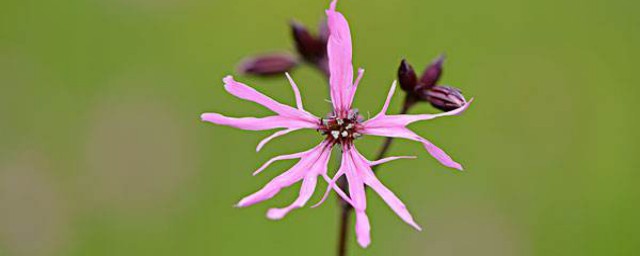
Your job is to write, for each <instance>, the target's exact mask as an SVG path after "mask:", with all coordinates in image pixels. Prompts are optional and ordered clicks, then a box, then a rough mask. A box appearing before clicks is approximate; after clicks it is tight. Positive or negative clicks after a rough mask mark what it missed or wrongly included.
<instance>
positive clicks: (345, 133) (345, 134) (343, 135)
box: [341, 131, 349, 138]
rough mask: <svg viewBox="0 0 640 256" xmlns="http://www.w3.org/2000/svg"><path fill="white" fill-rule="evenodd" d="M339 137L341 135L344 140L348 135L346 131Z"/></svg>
mask: <svg viewBox="0 0 640 256" xmlns="http://www.w3.org/2000/svg"><path fill="white" fill-rule="evenodd" d="M341 135H342V137H345V138H346V137H347V136H349V133H348V132H347V131H342V134H341Z"/></svg>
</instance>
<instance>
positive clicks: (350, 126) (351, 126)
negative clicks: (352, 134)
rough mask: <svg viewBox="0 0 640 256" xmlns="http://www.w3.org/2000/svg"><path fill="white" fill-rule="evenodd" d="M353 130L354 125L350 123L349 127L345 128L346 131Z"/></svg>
mask: <svg viewBox="0 0 640 256" xmlns="http://www.w3.org/2000/svg"><path fill="white" fill-rule="evenodd" d="M351 128H353V123H349V124H347V127H345V129H347V130H349V129H351Z"/></svg>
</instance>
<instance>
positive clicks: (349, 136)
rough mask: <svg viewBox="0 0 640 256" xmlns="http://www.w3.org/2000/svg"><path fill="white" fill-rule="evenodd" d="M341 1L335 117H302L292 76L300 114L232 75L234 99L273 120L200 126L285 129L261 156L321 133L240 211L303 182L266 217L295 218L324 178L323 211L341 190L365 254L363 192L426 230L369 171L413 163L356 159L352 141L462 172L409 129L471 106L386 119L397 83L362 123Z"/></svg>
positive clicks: (208, 117) (333, 81) (333, 53)
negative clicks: (295, 138) (418, 152)
mask: <svg viewBox="0 0 640 256" xmlns="http://www.w3.org/2000/svg"><path fill="white" fill-rule="evenodd" d="M336 2H337V1H336V0H334V1H333V2H332V3H331V6H330V8H329V10H327V11H326V13H327V17H328V24H329V30H330V36H329V41H328V45H327V51H328V57H329V71H330V81H329V82H330V94H331V101H332V104H333V111H332V112H331V113H330V114H329V115H327V116H326V117H324V118H318V117H316V116H314V115H312V114H310V113H309V112H307V111H306V110H304V108H303V105H302V99H301V97H300V92H299V90H298V87H297V86H296V84H295V82H294V81H293V79H292V78H291V76H289V74H286V76H287V78H288V79H289V82H290V84H291V87H292V88H293V92H294V94H295V99H296V107H295V108H294V107H290V106H287V105H284V104H282V103H279V102H277V101H275V100H273V99H271V98H269V97H267V96H265V95H264V94H262V93H260V92H258V91H256V90H254V89H253V88H251V87H249V86H247V85H245V84H242V83H239V82H236V81H234V80H233V78H232V77H231V76H227V77H225V78H224V79H223V81H224V83H225V89H226V90H227V91H228V92H229V93H231V94H233V95H234V96H236V97H238V98H241V99H245V100H249V101H253V102H255V103H258V104H260V105H262V106H264V107H266V108H268V109H269V110H271V111H273V112H274V113H275V115H273V116H268V117H262V118H255V117H244V118H232V117H227V116H223V115H220V114H217V113H205V114H203V115H202V120H204V121H208V122H211V123H215V124H219V125H227V126H232V127H236V128H239V129H243V130H271V129H278V128H280V129H281V130H279V131H277V132H275V133H274V134H273V135H271V136H269V137H267V138H265V139H264V140H262V141H261V142H260V143H259V144H258V147H257V150H258V151H259V150H260V149H261V148H262V147H263V146H264V145H265V144H266V143H267V142H268V141H270V140H271V139H273V138H276V137H278V136H282V135H284V134H287V133H289V132H292V131H296V130H300V129H315V130H318V131H321V133H322V134H323V135H324V139H323V140H322V142H320V144H319V145H317V146H316V147H314V148H312V149H310V150H308V151H305V152H300V153H295V154H290V155H281V156H276V157H274V158H272V159H271V160H269V161H267V162H266V163H265V164H263V165H262V166H261V167H260V168H259V169H258V170H256V171H255V172H254V175H255V174H258V173H260V172H261V171H262V170H264V169H265V168H267V167H268V166H269V165H270V164H271V163H273V162H275V161H279V160H288V159H299V160H298V162H297V163H296V164H295V165H294V166H293V167H291V168H290V169H289V170H287V171H286V172H284V173H282V174H280V175H279V176H277V177H276V178H274V179H273V180H271V181H270V182H269V183H267V185H265V186H264V187H263V188H262V189H260V190H258V191H257V192H255V193H253V194H251V195H249V196H247V197H245V198H243V199H242V200H240V202H239V203H238V205H237V206H238V207H246V206H249V205H252V204H255V203H259V202H261V201H264V200H267V199H270V198H272V197H273V196H275V195H276V194H277V193H278V192H279V191H280V189H282V188H285V187H289V186H291V185H292V184H294V183H297V182H299V181H302V186H301V188H300V193H299V196H298V198H297V199H296V200H295V201H294V202H293V203H292V204H291V205H289V206H286V207H283V208H272V209H270V210H269V211H268V212H267V217H269V218H270V219H280V218H283V217H284V216H285V215H286V214H287V213H288V212H289V211H291V210H293V209H295V208H300V207H302V206H304V205H305V204H306V203H307V201H309V198H311V196H312V194H313V193H314V191H315V187H316V183H317V179H318V176H321V177H322V178H323V179H324V180H325V181H326V182H327V183H328V187H327V190H326V192H325V195H324V197H323V199H322V200H321V201H320V202H319V203H318V204H317V205H319V204H321V203H322V202H323V201H324V200H325V199H326V198H327V195H328V194H329V192H330V191H332V190H333V191H336V193H337V194H338V195H339V196H340V197H341V198H342V199H344V200H345V201H347V202H349V203H350V204H351V205H352V206H353V208H354V209H355V213H356V235H357V238H358V243H359V244H360V245H361V246H362V247H367V246H368V245H369V243H370V241H371V239H370V225H369V219H368V217H367V214H366V208H367V202H366V196H365V185H366V186H369V187H371V188H372V189H373V190H374V191H375V192H376V193H378V195H380V197H382V199H383V200H384V201H385V202H386V203H387V204H388V205H389V207H391V209H392V210H393V211H394V212H395V213H396V214H398V216H400V218H401V219H402V220H404V221H405V222H406V223H408V224H409V225H411V226H413V227H414V228H416V229H418V230H420V226H419V225H418V224H416V223H415V221H414V220H413V218H412V217H411V214H410V213H409V211H408V210H407V208H406V207H405V205H404V204H403V203H402V202H401V201H400V199H398V197H396V195H395V194H393V192H391V191H390V190H389V189H388V188H387V187H385V186H384V185H383V184H382V183H381V182H380V180H378V178H377V177H376V176H375V174H374V173H373V171H372V170H371V166H374V165H378V164H382V163H385V162H388V161H392V160H396V159H400V158H412V157H406V156H399V157H388V158H384V159H380V160H377V161H369V160H367V159H366V158H365V157H364V156H362V155H361V154H360V153H359V152H358V150H357V149H356V147H355V146H354V144H353V141H354V140H355V139H356V138H359V137H361V136H363V135H374V136H385V137H397V138H405V139H409V140H414V141H418V142H420V143H422V144H423V145H424V147H425V148H426V150H427V151H428V152H429V153H430V154H431V155H432V156H433V157H435V158H436V159H437V160H438V161H440V163H442V164H443V165H445V166H448V167H451V168H455V169H459V170H462V166H461V165H460V164H458V163H457V162H455V161H453V160H452V159H451V157H449V156H448V155H447V154H446V153H445V152H444V151H442V150H441V149H439V148H438V147H436V146H435V145H433V144H432V143H431V142H429V141H428V140H426V139H424V138H422V137H420V136H419V135H417V134H415V133H414V132H412V131H411V130H409V129H408V128H407V127H406V126H407V125H409V124H411V123H413V122H417V121H423V120H430V119H434V118H438V117H442V116H451V115H458V114H460V113H462V112H464V111H465V110H466V109H467V107H468V106H469V104H468V103H467V104H465V105H464V106H463V107H461V108H458V109H456V110H453V111H449V112H445V113H441V114H436V115H429V114H423V115H387V114H386V111H387V108H388V107H389V102H390V101H391V97H392V96H393V92H394V91H395V87H396V83H395V82H394V83H393V85H392V86H391V89H390V90H389V93H388V96H387V99H386V101H385V103H384V105H383V107H382V110H381V111H380V113H379V114H378V115H376V116H375V117H373V118H371V119H369V120H367V121H363V118H362V116H360V115H359V114H358V112H357V110H355V109H353V108H352V107H351V104H352V101H353V97H354V95H355V92H356V89H357V87H358V83H359V81H360V80H361V78H362V75H363V74H364V70H363V69H359V70H358V76H357V78H356V79H355V81H354V80H353V76H354V74H353V73H354V72H353V66H352V63H351V54H352V50H351V32H350V30H349V25H348V23H347V20H346V19H345V18H344V16H343V15H342V14H341V13H339V12H337V11H336ZM469 103H471V101H469ZM336 145H337V146H339V147H340V149H341V150H342V162H341V166H340V168H339V169H338V171H337V172H336V174H335V175H334V177H333V178H331V177H329V175H328V173H327V164H328V162H329V156H330V154H331V149H332V147H333V146H336ZM343 175H345V176H346V179H347V181H348V184H349V191H348V192H349V193H348V194H346V193H345V192H343V191H342V190H341V189H340V188H339V187H338V186H337V185H336V181H337V180H338V179H339V178H340V177H341V176H343Z"/></svg>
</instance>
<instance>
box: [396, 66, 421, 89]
mask: <svg viewBox="0 0 640 256" xmlns="http://www.w3.org/2000/svg"><path fill="white" fill-rule="evenodd" d="M398 82H399V83H400V88H402V90H404V91H405V92H406V93H407V94H411V95H413V94H414V93H415V89H416V86H417V85H418V78H417V77H416V72H415V71H413V67H411V64H409V63H408V62H407V60H405V59H403V60H402V62H400V67H399V68H398Z"/></svg>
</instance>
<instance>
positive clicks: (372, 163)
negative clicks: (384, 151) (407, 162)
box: [369, 156, 416, 166]
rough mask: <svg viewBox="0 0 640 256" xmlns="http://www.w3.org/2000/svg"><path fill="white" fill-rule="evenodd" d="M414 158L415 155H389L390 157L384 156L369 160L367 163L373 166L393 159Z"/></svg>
mask: <svg viewBox="0 0 640 256" xmlns="http://www.w3.org/2000/svg"><path fill="white" fill-rule="evenodd" d="M414 158H416V157H415V156H390V157H385V158H382V159H379V160H376V161H370V162H369V165H370V166H375V165H380V164H384V163H386V162H390V161H393V160H398V159H414Z"/></svg>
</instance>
